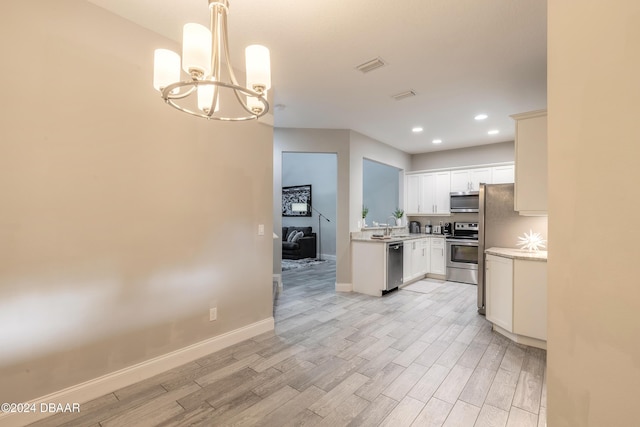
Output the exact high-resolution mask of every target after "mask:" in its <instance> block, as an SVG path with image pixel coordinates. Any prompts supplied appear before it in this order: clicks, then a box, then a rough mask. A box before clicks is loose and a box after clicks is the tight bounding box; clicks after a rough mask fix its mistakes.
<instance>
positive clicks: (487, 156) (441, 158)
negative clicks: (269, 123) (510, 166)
mask: <svg viewBox="0 0 640 427" xmlns="http://www.w3.org/2000/svg"><path fill="white" fill-rule="evenodd" d="M517 112H518V111H514V113H517ZM514 127H515V124H514ZM514 159H515V144H514V142H513V141H507V142H499V143H497V144H487V145H479V146H476V147H466V148H457V149H454V150H443V151H431V152H428V153H420V154H413V155H412V156H411V169H409V170H411V171H421V170H430V169H448V168H458V167H466V166H475V165H482V164H490V163H502V162H513V161H514Z"/></svg>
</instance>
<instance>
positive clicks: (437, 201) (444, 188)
mask: <svg viewBox="0 0 640 427" xmlns="http://www.w3.org/2000/svg"><path fill="white" fill-rule="evenodd" d="M513 177H514V167H513V165H512V164H506V165H504V164H499V166H493V165H486V166H483V167H476V168H469V169H454V170H445V171H443V170H440V171H437V172H420V173H409V174H407V175H406V185H405V188H406V192H407V194H406V197H405V202H406V204H405V212H406V213H407V215H413V216H416V215H449V214H450V213H451V210H450V208H451V206H450V203H451V195H450V194H451V193H452V192H456V193H458V192H466V191H478V190H479V189H480V184H483V183H484V184H508V183H512V182H513Z"/></svg>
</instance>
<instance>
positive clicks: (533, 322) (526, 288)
mask: <svg viewBox="0 0 640 427" xmlns="http://www.w3.org/2000/svg"><path fill="white" fill-rule="evenodd" d="M513 284H514V289H513V332H514V333H516V334H519V335H524V336H527V337H531V338H536V339H539V340H542V341H546V340H547V263H546V262H541V261H523V260H519V259H516V260H515V271H514V283H513Z"/></svg>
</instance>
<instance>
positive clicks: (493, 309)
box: [485, 255, 513, 332]
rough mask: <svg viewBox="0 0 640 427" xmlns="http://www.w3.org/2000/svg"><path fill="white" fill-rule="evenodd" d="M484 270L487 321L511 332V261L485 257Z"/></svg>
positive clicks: (489, 256)
mask: <svg viewBox="0 0 640 427" xmlns="http://www.w3.org/2000/svg"><path fill="white" fill-rule="evenodd" d="M485 270H486V275H485V277H486V283H487V287H486V293H487V294H486V298H487V300H486V305H487V307H486V317H487V320H488V321H490V322H491V323H493V324H494V325H498V326H500V327H501V328H504V329H506V330H507V331H509V332H513V260H512V259H510V258H503V257H499V256H495V255H487V260H486V263H485Z"/></svg>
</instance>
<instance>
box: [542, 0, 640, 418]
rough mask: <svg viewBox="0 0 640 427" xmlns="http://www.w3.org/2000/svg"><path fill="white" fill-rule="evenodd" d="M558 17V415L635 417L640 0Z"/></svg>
mask: <svg viewBox="0 0 640 427" xmlns="http://www.w3.org/2000/svg"><path fill="white" fill-rule="evenodd" d="M548 24H549V25H548V29H549V36H548V40H549V45H548V46H549V51H548V55H549V62H548V67H549V68H548V78H549V83H548V84H549V85H548V99H549V105H548V120H549V122H548V144H549V146H548V159H549V291H548V299H549V308H548V310H549V311H548V352H547V364H548V375H547V388H548V425H549V426H552V427H565V426H566V427H569V426H571V427H573V426H635V425H638V391H639V389H640V339H639V338H640V333H639V332H638V319H639V314H640V262H638V260H639V259H640V249H639V246H638V242H640V228H638V227H636V226H635V224H634V219H635V216H636V214H637V212H639V211H640V198H639V197H638V195H639V194H640V193H639V190H638V183H639V182H640V168H639V167H638V161H639V160H640V144H638V141H640V126H638V115H639V113H640V108H639V103H638V100H640V84H639V81H640V80H639V76H640V2H638V1H637V0H618V1H613V2H604V1H591V0H590V1H585V2H580V5H579V6H577V4H576V3H575V2H566V1H550V2H549V6H548ZM608 219H609V220H608ZM629 221H630V223H628V222H629Z"/></svg>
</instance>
